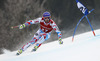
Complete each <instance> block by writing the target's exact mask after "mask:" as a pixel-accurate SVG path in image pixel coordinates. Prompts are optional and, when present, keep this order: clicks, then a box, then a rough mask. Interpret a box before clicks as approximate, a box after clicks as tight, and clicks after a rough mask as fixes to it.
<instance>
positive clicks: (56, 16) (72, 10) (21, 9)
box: [0, 0, 100, 54]
mask: <svg viewBox="0 0 100 61" xmlns="http://www.w3.org/2000/svg"><path fill="white" fill-rule="evenodd" d="M79 1H80V2H81V3H82V4H84V5H85V6H86V7H87V8H88V10H91V9H95V10H94V11H93V12H92V13H90V14H89V15H88V18H89V20H90V22H91V25H92V27H93V29H94V30H96V29H99V28H100V0H79ZM45 11H49V12H50V13H51V18H52V19H53V20H54V21H55V22H56V24H57V25H58V27H59V29H60V30H61V32H62V38H66V37H69V36H72V35H73V32H74V29H75V27H76V25H77V23H78V21H79V19H80V18H81V17H82V16H83V14H82V13H81V11H79V9H78V8H77V5H76V2H75V0H0V54H1V53H2V49H8V50H10V51H14V50H18V49H20V48H21V47H22V46H23V45H24V44H26V43H27V42H29V41H30V40H31V39H32V37H33V35H34V33H35V32H36V31H37V30H38V29H39V24H37V25H34V24H33V25H31V26H28V27H26V28H24V29H22V30H19V29H18V28H16V29H11V26H16V25H20V24H23V23H25V22H26V21H28V20H31V19H36V18H38V17H42V14H43V12H45ZM87 31H91V28H90V26H89V24H88V22H87V20H86V18H84V19H83V20H82V21H81V23H80V24H79V26H78V28H77V31H76V34H75V35H77V34H81V33H84V32H87ZM54 36H55V37H54ZM57 39H58V38H57V34H56V33H55V32H54V31H53V32H52V34H51V38H50V39H49V40H47V41H46V42H44V43H47V42H52V41H54V40H57Z"/></svg>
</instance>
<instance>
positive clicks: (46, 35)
mask: <svg viewBox="0 0 100 61" xmlns="http://www.w3.org/2000/svg"><path fill="white" fill-rule="evenodd" d="M50 34H51V33H44V34H42V37H41V38H40V39H39V40H38V41H37V44H36V46H35V47H34V49H33V51H36V50H37V48H39V47H40V46H41V44H42V43H43V42H44V41H46V40H48V39H49V38H50Z"/></svg>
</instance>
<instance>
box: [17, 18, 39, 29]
mask: <svg viewBox="0 0 100 61" xmlns="http://www.w3.org/2000/svg"><path fill="white" fill-rule="evenodd" d="M40 21H41V18H37V19H34V20H29V21H27V22H26V23H24V24H22V25H20V26H19V29H23V28H24V27H26V26H28V25H31V24H37V23H40Z"/></svg>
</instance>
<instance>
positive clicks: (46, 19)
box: [16, 12, 63, 55]
mask: <svg viewBox="0 0 100 61" xmlns="http://www.w3.org/2000/svg"><path fill="white" fill-rule="evenodd" d="M37 23H40V28H39V30H38V31H37V32H36V33H35V35H34V37H33V38H32V40H31V41H30V42H29V43H27V44H26V45H24V46H23V47H22V48H21V49H20V50H18V52H17V54H16V55H20V54H21V53H22V52H24V51H25V50H26V49H27V48H28V47H29V46H31V45H33V44H35V43H36V45H35V46H34V49H33V51H36V50H37V49H38V48H39V47H40V46H41V44H42V43H43V42H44V41H46V40H48V39H49V38H50V35H51V32H52V30H53V29H54V30H55V31H56V32H57V34H58V40H59V43H60V44H63V41H62V35H61V32H60V30H59V28H58V26H57V25H56V23H55V22H54V21H53V20H52V19H51V14H50V13H49V12H44V13H43V17H42V18H37V19H35V20H29V21H28V22H26V23H24V24H22V25H20V26H19V29H23V28H24V27H26V26H28V25H31V24H37ZM38 40H40V41H38Z"/></svg>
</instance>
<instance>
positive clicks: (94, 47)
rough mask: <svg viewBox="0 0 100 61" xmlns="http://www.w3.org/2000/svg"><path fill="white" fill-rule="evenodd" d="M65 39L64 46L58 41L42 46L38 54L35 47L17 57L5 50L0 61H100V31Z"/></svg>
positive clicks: (0, 56)
mask: <svg viewBox="0 0 100 61" xmlns="http://www.w3.org/2000/svg"><path fill="white" fill-rule="evenodd" d="M95 33H96V36H94V35H93V33H92V31H90V32H86V33H83V34H79V35H76V36H75V37H74V42H72V37H68V38H65V39H63V42H64V44H63V45H60V44H59V42H58V41H54V42H50V43H47V44H43V45H41V47H40V48H39V49H38V50H37V51H36V52H31V50H32V48H33V46H31V47H30V48H28V49H27V50H26V51H25V52H24V53H22V54H21V55H19V56H16V55H15V54H16V52H17V51H14V52H10V51H9V50H6V49H4V52H5V53H4V54H2V55H0V61H100V29H98V30H95Z"/></svg>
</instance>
